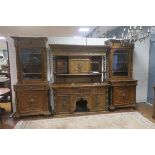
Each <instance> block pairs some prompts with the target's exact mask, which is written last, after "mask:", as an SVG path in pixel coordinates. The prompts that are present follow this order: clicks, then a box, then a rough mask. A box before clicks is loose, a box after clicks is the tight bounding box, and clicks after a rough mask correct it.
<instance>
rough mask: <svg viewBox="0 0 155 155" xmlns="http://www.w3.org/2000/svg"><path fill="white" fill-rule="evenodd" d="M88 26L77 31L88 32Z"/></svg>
mask: <svg viewBox="0 0 155 155" xmlns="http://www.w3.org/2000/svg"><path fill="white" fill-rule="evenodd" d="M89 30H90V28H80V29H79V32H88V31H89Z"/></svg>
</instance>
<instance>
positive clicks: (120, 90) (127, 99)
mask: <svg viewBox="0 0 155 155" xmlns="http://www.w3.org/2000/svg"><path fill="white" fill-rule="evenodd" d="M133 100H134V89H133V87H132V86H128V87H113V104H114V105H127V104H133V102H134V101H133Z"/></svg>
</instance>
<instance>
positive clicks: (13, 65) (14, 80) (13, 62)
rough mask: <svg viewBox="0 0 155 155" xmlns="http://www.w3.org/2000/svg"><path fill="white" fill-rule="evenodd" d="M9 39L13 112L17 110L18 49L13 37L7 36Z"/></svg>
mask: <svg viewBox="0 0 155 155" xmlns="http://www.w3.org/2000/svg"><path fill="white" fill-rule="evenodd" d="M7 41H8V46H9V47H8V48H9V60H10V74H11V89H12V105H13V112H15V111H16V105H15V92H14V89H13V85H15V84H16V83H17V67H16V51H15V47H14V41H13V39H12V38H10V37H7Z"/></svg>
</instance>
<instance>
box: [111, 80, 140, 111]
mask: <svg viewBox="0 0 155 155" xmlns="http://www.w3.org/2000/svg"><path fill="white" fill-rule="evenodd" d="M110 83H111V89H110V93H111V98H110V104H109V108H110V109H115V108H117V107H135V104H136V85H137V81H136V80H129V81H127V80H126V81H110Z"/></svg>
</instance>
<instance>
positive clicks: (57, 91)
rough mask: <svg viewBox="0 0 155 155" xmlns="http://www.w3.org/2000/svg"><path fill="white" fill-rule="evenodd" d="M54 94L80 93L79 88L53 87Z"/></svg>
mask: <svg viewBox="0 0 155 155" xmlns="http://www.w3.org/2000/svg"><path fill="white" fill-rule="evenodd" d="M54 93H56V94H80V89H67V88H66V89H65V88H64V89H54Z"/></svg>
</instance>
